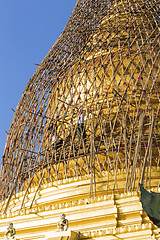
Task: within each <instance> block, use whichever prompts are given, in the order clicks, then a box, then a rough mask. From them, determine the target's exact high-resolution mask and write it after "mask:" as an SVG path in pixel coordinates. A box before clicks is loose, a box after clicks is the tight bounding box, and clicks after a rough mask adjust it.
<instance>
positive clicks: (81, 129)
mask: <svg viewBox="0 0 160 240" xmlns="http://www.w3.org/2000/svg"><path fill="white" fill-rule="evenodd" d="M85 116H86V114H85V113H82V114H81V115H80V116H78V117H77V124H78V125H77V135H78V141H79V142H80V141H81V138H83V139H84V142H86V131H85V127H84V118H85Z"/></svg>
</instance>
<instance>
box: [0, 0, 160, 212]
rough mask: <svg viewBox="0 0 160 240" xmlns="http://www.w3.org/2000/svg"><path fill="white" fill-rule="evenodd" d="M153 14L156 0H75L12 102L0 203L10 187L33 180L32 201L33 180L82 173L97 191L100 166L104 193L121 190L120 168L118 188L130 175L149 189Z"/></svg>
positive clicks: (154, 155)
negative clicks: (53, 40)
mask: <svg viewBox="0 0 160 240" xmlns="http://www.w3.org/2000/svg"><path fill="white" fill-rule="evenodd" d="M159 15H160V10H159V1H157V0H136V1H134V0H112V1H109V0H78V1H77V4H76V6H75V8H74V10H73V13H72V15H71V17H70V19H69V21H68V23H67V25H66V27H65V28H64V30H63V32H62V34H61V36H60V37H59V39H58V40H57V42H56V43H55V44H54V45H53V47H52V48H51V50H50V51H49V53H48V54H47V56H46V57H45V58H44V60H43V61H42V63H41V64H40V65H39V66H38V68H37V70H36V72H35V73H34V75H33V77H32V78H31V79H30V81H29V82H28V84H27V86H26V89H25V91H24V93H23V94H22V97H21V99H20V102H19V104H18V106H17V108H16V110H15V114H14V118H13V122H12V124H11V126H10V129H9V132H8V133H7V141H6V146H5V150H4V155H3V159H2V162H1V164H2V167H1V180H2V188H1V199H2V200H3V201H4V206H3V207H2V209H1V210H2V211H4V212H5V211H6V210H7V207H8V205H9V201H10V199H11V197H12V196H13V195H14V194H16V193H17V192H20V191H26V193H25V196H26V195H27V193H28V192H29V189H30V188H31V187H35V186H37V191H36V192H35V195H34V197H33V201H32V204H31V207H32V205H33V203H34V199H35V197H36V194H37V192H38V189H39V187H40V186H41V185H42V184H45V183H47V182H50V181H52V182H53V181H55V180H58V179H64V178H70V177H76V176H81V175H85V174H90V176H91V190H90V195H91V196H92V195H93V194H95V195H96V187H95V185H96V176H97V175H101V174H102V173H103V171H106V172H108V181H107V182H106V183H105V184H106V191H107V192H109V191H115V190H116V191H120V189H119V183H118V180H117V174H118V171H119V170H123V171H124V172H125V173H126V179H125V188H124V189H123V191H124V192H127V191H133V190H135V189H137V188H138V183H139V182H143V183H144V184H145V186H146V187H148V188H150V184H151V180H152V179H151V174H152V166H155V167H159V160H160V124H159V123H160V116H159V115H160V110H159V109H160V92H159V89H160V76H159V70H160V55H159V53H160V16H159ZM82 114H85V115H83V116H84V125H83V124H81V125H79V124H78V120H77V119H78V118H81V117H82ZM82 125H83V126H82ZM53 137H54V140H53ZM137 169H138V171H137ZM110 174H112V175H113V174H114V176H115V177H114V179H115V180H114V184H113V187H112V189H111V188H110V187H109V185H110ZM24 201H25V199H23V203H22V207H23V204H24Z"/></svg>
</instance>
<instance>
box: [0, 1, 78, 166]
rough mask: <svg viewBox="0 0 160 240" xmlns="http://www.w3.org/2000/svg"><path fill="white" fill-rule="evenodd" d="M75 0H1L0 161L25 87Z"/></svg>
mask: <svg viewBox="0 0 160 240" xmlns="http://www.w3.org/2000/svg"><path fill="white" fill-rule="evenodd" d="M75 3H76V0H58V1H57V0H0V162H1V158H2V155H3V150H4V146H5V141H6V132H5V131H8V129H9V127H10V124H11V122H12V119H13V111H12V110H11V108H13V109H16V106H17V105H18V102H19V100H20V98H21V95H22V93H23V91H24V89H25V86H26V84H27V82H28V81H29V79H30V78H31V76H32V75H33V73H34V72H35V70H36V68H37V66H36V65H34V63H40V62H41V61H42V60H43V58H44V57H45V56H46V55H47V53H48V51H49V50H50V48H51V47H52V45H53V44H54V42H55V41H56V40H57V38H58V37H59V35H60V34H61V32H62V30H63V28H64V27H65V25H66V23H67V21H68V19H69V17H70V15H71V13H72V10H73V8H74V6H75Z"/></svg>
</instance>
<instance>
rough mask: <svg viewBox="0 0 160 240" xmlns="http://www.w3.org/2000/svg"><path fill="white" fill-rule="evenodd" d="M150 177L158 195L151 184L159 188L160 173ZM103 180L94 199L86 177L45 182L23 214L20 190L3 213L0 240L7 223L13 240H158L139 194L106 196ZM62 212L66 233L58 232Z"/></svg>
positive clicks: (98, 181) (155, 171) (103, 178)
mask: <svg viewBox="0 0 160 240" xmlns="http://www.w3.org/2000/svg"><path fill="white" fill-rule="evenodd" d="M152 173H153V176H152V179H153V181H152V186H151V187H153V188H154V189H153V190H154V191H155V192H158V191H160V189H157V188H155V186H158V181H159V169H157V168H155V169H153V171H152ZM118 178H119V179H121V181H122V190H123V179H124V173H122V172H120V173H119V176H118ZM106 179H107V176H105V173H104V174H103V176H102V175H101V176H99V177H97V179H96V196H95V192H94V189H93V196H92V197H91V196H89V194H90V187H91V184H90V176H89V175H86V176H83V177H77V178H71V179H66V180H65V179H64V180H60V181H57V182H54V183H49V184H47V185H45V186H42V187H41V189H39V191H38V193H37V195H36V198H35V202H34V204H33V206H32V208H30V205H31V201H32V199H33V196H34V194H35V191H36V188H34V189H31V192H30V194H29V195H28V196H27V198H26V199H25V202H24V206H23V209H22V210H20V208H21V204H22V201H23V199H24V192H21V193H18V194H17V195H16V197H14V198H12V200H11V204H10V207H9V208H8V211H7V213H6V214H2V215H1V218H0V240H1V239H3V238H4V233H5V231H6V228H7V225H8V223H10V222H13V223H14V227H15V228H16V232H17V234H16V237H17V239H23V240H31V239H37V240H42V239H43V240H44V239H46V240H49V239H53V240H61V239H63V240H64V239H65V240H74V239H75V238H76V236H77V240H78V239H81V240H84V239H85V240H89V239H92V240H93V239H94V240H112V239H113V240H114V239H128V240H132V239H133V240H138V239H143V240H149V239H150V240H151V239H160V234H159V231H158V229H157V228H156V227H155V226H154V225H153V224H152V223H151V222H150V220H149V218H148V217H147V215H146V214H145V212H144V211H143V209H142V206H141V203H140V199H139V193H138V192H132V193H130V192H129V193H127V194H124V193H117V194H115V193H114V194H106V184H105V182H106ZM2 204H3V203H2ZM62 213H65V214H66V216H67V219H68V220H69V230H68V231H67V232H65V233H64V232H56V229H57V222H58V221H59V216H60V215H61V214H62ZM79 232H80V234H78V233H79ZM65 234H66V235H65ZM67 234H68V235H67ZM62 237H63V238H62Z"/></svg>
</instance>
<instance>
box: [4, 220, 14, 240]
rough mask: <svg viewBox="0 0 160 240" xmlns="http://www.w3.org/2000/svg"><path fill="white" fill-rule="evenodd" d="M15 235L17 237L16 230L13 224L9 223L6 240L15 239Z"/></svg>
mask: <svg viewBox="0 0 160 240" xmlns="http://www.w3.org/2000/svg"><path fill="white" fill-rule="evenodd" d="M15 235H16V230H15V228H14V227H13V223H9V224H8V228H7V231H6V233H5V239H7V240H8V239H15Z"/></svg>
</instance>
